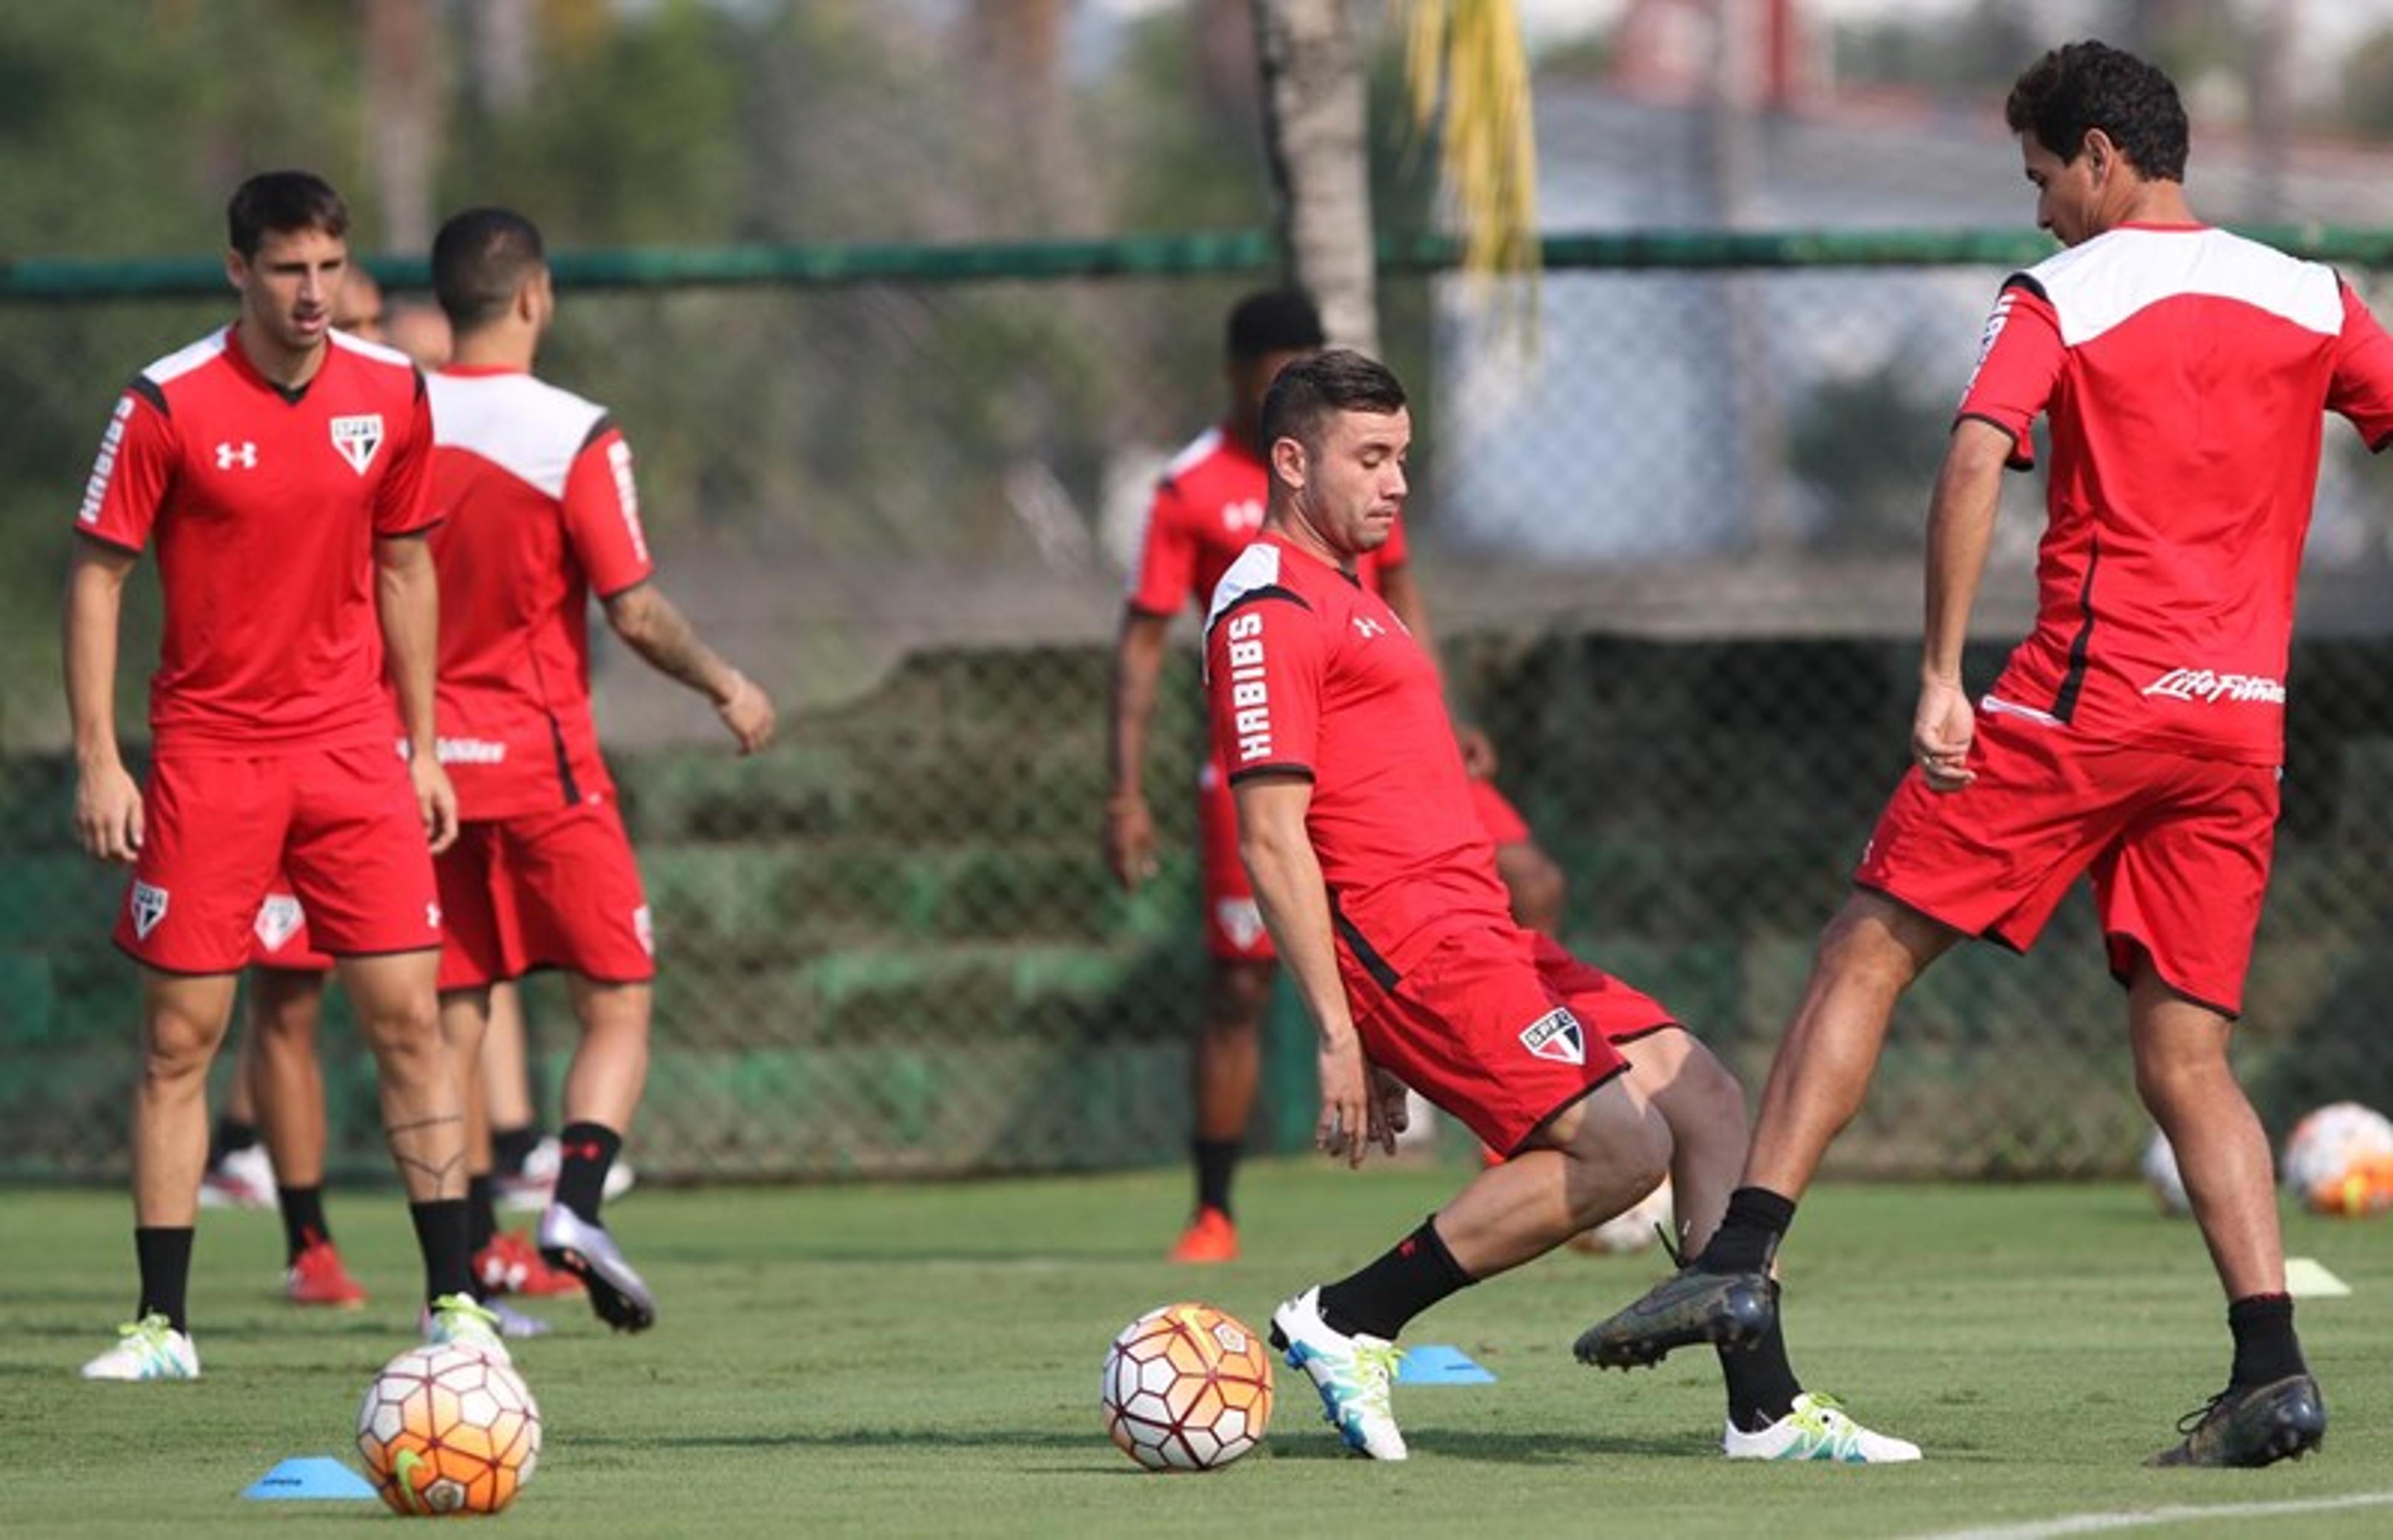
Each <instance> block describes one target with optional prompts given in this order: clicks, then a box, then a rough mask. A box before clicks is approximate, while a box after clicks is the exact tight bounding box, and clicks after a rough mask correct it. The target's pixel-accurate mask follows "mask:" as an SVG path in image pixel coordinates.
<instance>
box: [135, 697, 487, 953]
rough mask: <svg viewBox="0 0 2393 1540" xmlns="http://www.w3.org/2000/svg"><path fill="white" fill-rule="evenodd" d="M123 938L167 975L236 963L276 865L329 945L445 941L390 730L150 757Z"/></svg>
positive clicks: (410, 946) (249, 940) (410, 945)
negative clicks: (292, 744) (273, 747)
mask: <svg viewBox="0 0 2393 1540" xmlns="http://www.w3.org/2000/svg"><path fill="white" fill-rule="evenodd" d="M142 802H143V836H142V841H141V855H140V858H139V859H138V860H137V861H136V862H135V863H134V868H133V882H132V885H131V886H130V887H129V888H128V889H127V890H126V893H125V900H124V913H123V914H122V915H120V916H119V917H118V919H117V922H116V944H117V946H120V947H122V948H124V950H125V951H126V952H128V953H130V954H131V955H132V956H133V957H134V958H135V959H137V960H138V961H140V962H143V963H145V964H147V965H149V966H150V967H152V968H155V969H158V970H159V971H160V972H168V973H231V972H239V971H240V970H241V969H242V967H243V966H245V965H246V964H247V963H248V962H249V961H250V959H251V957H252V955H253V954H254V953H255V950H256V946H257V935H256V931H255V926H256V924H257V920H258V919H259V914H258V909H259V906H260V903H261V901H262V900H264V898H265V897H266V895H267V892H268V889H269V888H270V887H271V886H272V885H273V883H274V882H275V881H276V880H277V879H276V873H277V872H278V871H281V872H283V873H285V874H287V875H288V877H289V879H290V884H291V890H292V892H293V894H294V895H295V896H296V897H297V898H298V900H299V902H300V903H301V904H302V905H304V906H305V907H306V910H307V920H308V929H309V932H310V937H311V939H312V941H313V943H314V945H316V946H320V947H322V948H323V949H324V950H325V951H326V952H329V953H332V954H333V955H334V956H341V957H350V956H371V955H374V954H378V953H386V952H416V951H423V950H425V949H427V948H429V947H434V946H439V945H440V907H439V904H438V894H437V890H436V888H435V886H434V883H433V879H432V855H431V852H430V849H429V847H428V846H427V845H426V844H425V836H424V820H423V817H422V816H421V815H420V814H419V813H418V812H417V810H416V805H415V792H414V790H413V788H412V785H411V784H410V782H409V781H408V778H407V766H406V764H405V763H403V762H402V761H401V760H400V759H399V757H398V756H397V755H396V754H394V753H393V752H392V751H391V747H390V740H389V739H388V738H383V739H381V740H380V741H378V742H376V743H374V744H372V745H367V746H359V747H351V748H347V749H303V750H294V751H292V752H288V753H281V754H256V755H247V756H243V755H222V756H219V755H213V754H194V755H167V756H163V757H161V758H160V759H159V760H158V761H157V762H156V763H154V764H153V765H152V766H151V767H150V784H149V786H148V787H147V788H146V789H145V790H144V792H143V797H142Z"/></svg>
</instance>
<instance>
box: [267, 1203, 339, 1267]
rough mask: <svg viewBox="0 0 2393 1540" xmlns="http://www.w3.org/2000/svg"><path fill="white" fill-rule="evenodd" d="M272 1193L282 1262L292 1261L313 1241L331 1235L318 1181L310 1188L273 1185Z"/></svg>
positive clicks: (331, 1231) (325, 1238) (324, 1239)
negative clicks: (279, 1226) (278, 1219)
mask: <svg viewBox="0 0 2393 1540" xmlns="http://www.w3.org/2000/svg"><path fill="white" fill-rule="evenodd" d="M274 1196H275V1199H276V1204H277V1207H280V1208H281V1210H282V1250H283V1260H284V1261H286V1262H295V1261H297V1260H298V1259H299V1253H301V1252H302V1251H305V1250H307V1247H308V1246H311V1245H313V1244H314V1243H315V1242H317V1241H329V1240H331V1239H332V1238H333V1227H332V1225H331V1223H330V1222H329V1221H327V1220H325V1218H324V1188H323V1185H322V1184H321V1183H318V1184H317V1185H316V1186H313V1187H277V1188H276V1189H275V1190H274Z"/></svg>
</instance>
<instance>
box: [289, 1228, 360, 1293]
mask: <svg viewBox="0 0 2393 1540" xmlns="http://www.w3.org/2000/svg"><path fill="white" fill-rule="evenodd" d="M282 1293H283V1296H284V1298H286V1299H289V1300H290V1301H291V1302H292V1303H293V1304H294V1305H331V1306H333V1307H334V1308H336V1309H340V1310H355V1309H357V1308H358V1307H359V1306H360V1305H362V1304H364V1303H365V1302H366V1291H365V1286H363V1285H361V1284H360V1283H359V1282H358V1281H357V1280H356V1279H355V1278H352V1277H350V1276H349V1270H348V1269H347V1268H346V1267H343V1266H342V1265H341V1254H340V1253H339V1252H338V1251H336V1250H334V1249H333V1243H332V1242H330V1241H309V1242H308V1243H307V1246H306V1247H305V1248H304V1249H303V1250H301V1251H300V1253H299V1255H298V1256H296V1257H294V1258H293V1259H291V1266H290V1268H289V1270H288V1271H286V1272H284V1273H283V1274H282Z"/></svg>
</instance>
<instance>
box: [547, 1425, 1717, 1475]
mask: <svg viewBox="0 0 2393 1540" xmlns="http://www.w3.org/2000/svg"><path fill="white" fill-rule="evenodd" d="M573 1443H574V1447H575V1448H576V1449H609V1448H611V1449H622V1450H642V1449H660V1450H662V1449H750V1450H756V1451H760V1452H761V1451H767V1450H776V1449H866V1450H870V1449H886V1450H890V1451H893V1452H896V1451H911V1450H954V1449H1020V1450H1038V1451H1071V1450H1087V1449H1091V1448H1092V1447H1093V1448H1096V1449H1100V1450H1102V1449H1103V1448H1105V1442H1104V1437H1103V1435H1102V1434H1092V1433H1059V1432H1039V1431H1030V1430H1023V1431H1010V1430H1002V1429H980V1430H976V1431H971V1430H961V1429H945V1428H849V1429H839V1430H837V1431H835V1432H822V1433H807V1432H792V1431H780V1432H770V1433H693V1434H686V1435H677V1436H673V1437H667V1438H655V1439H647V1438H626V1437H621V1436H615V1435H609V1434H607V1433H603V1432H582V1433H578V1434H577V1435H576V1436H575V1438H574V1441H573ZM1412 1448H1413V1453H1414V1454H1415V1455H1419V1456H1426V1457H1429V1458H1432V1459H1457V1460H1477V1461H1483V1462H1485V1463H1488V1464H1493V1465H1538V1466H1567V1465H1576V1464H1581V1463H1584V1462H1587V1461H1589V1460H1601V1459H1604V1458H1607V1457H1640V1458H1649V1459H1672V1458H1685V1459H1691V1460H1701V1461H1704V1462H1706V1463H1709V1462H1712V1461H1715V1460H1717V1459H1718V1458H1719V1457H1720V1449H1719V1446H1718V1445H1717V1444H1716V1443H1713V1442H1710V1441H1709V1440H1708V1439H1707V1438H1706V1437H1705V1436H1703V1435H1700V1434H1688V1433H1677V1434H1667V1435H1656V1436H1654V1437H1651V1438H1646V1437H1640V1436H1635V1435H1622V1434H1607V1435H1598V1436H1594V1437H1572V1436H1570V1435H1567V1434H1555V1433H1550V1432H1549V1433H1530V1432H1521V1433H1498V1432H1484V1433H1472V1432H1457V1431H1455V1430H1453V1429H1440V1430H1438V1431H1436V1432H1433V1433H1429V1434H1425V1435H1421V1436H1418V1437H1416V1438H1415V1439H1414V1440H1413V1441H1412ZM1267 1453H1268V1454H1269V1456H1270V1457H1271V1458H1272V1459H1275V1460H1336V1461H1345V1460H1351V1459H1353V1457H1354V1456H1353V1455H1350V1454H1348V1453H1347V1451H1346V1448H1345V1446H1344V1445H1343V1444H1340V1442H1338V1441H1337V1440H1336V1439H1334V1438H1332V1437H1330V1436H1329V1435H1328V1434H1327V1433H1326V1432H1325V1433H1322V1434H1320V1435H1319V1436H1317V1437H1316V1436H1313V1435H1312V1434H1310V1433H1309V1432H1308V1433H1300V1434H1297V1435H1295V1436H1292V1437H1275V1438H1274V1439H1273V1440H1272V1441H1271V1442H1270V1443H1269V1445H1268V1446H1267ZM1122 1473H1124V1474H1129V1475H1136V1474H1138V1472H1137V1471H1136V1469H1135V1468H1131V1467H1129V1466H1128V1465H1125V1466H1124V1467H1123V1471H1122Z"/></svg>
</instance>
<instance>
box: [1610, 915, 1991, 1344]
mask: <svg viewBox="0 0 2393 1540" xmlns="http://www.w3.org/2000/svg"><path fill="white" fill-rule="evenodd" d="M1959 939H1960V937H1959V935H1958V933H1955V932H1954V931H1952V930H1951V929H1949V928H1947V927H1945V926H1943V925H1940V924H1938V923H1937V922H1936V921H1934V920H1929V918H1927V917H1926V916H1925V915H1922V914H1920V913H1918V912H1917V911H1916V910H1913V909H1908V908H1905V907H1903V906H1902V905H1900V904H1897V903H1895V902H1894V901H1893V900H1892V899H1890V898H1886V897H1884V896H1882V895H1880V894H1875V893H1869V892H1856V893H1855V894H1853V895H1852V896H1851V897H1850V899H1848V900H1847V901H1846V903H1845V907H1844V908H1843V909H1842V910H1840V911H1839V912H1838V913H1837V917H1836V919H1834V920H1830V921H1829V923H1828V927H1827V929H1826V930H1825V931H1824V932H1823V933H1821V936H1820V946H1819V952H1818V955H1817V957H1816V958H1815V959H1814V960H1813V963H1812V967H1811V982H1810V984H1809V985H1807V986H1806V987H1805V989H1804V994H1803V1002H1802V1004H1801V1005H1800V1007H1798V1010H1797V1011H1796V1014H1795V1019H1794V1021H1793V1022H1792V1023H1791V1024H1789V1025H1788V1026H1787V1029H1786V1035H1785V1038H1782V1039H1781V1040H1780V1042H1779V1045H1778V1053H1777V1056H1776V1058H1775V1059H1774V1060H1773V1061H1772V1064H1771V1066H1770V1081H1769V1085H1768V1086H1767V1088H1766V1089H1765V1090H1763V1092H1762V1098H1761V1114H1760V1117H1759V1121H1758V1123H1757V1124H1756V1126H1755V1128H1754V1131H1753V1147H1752V1150H1751V1152H1750V1153H1749V1154H1748V1155H1746V1165H1745V1176H1744V1180H1743V1182H1742V1184H1741V1185H1740V1186H1739V1187H1738V1188H1737V1189H1736V1191H1735V1192H1734V1193H1733V1194H1730V1197H1729V1202H1728V1207H1727V1208H1726V1210H1725V1212H1724V1213H1723V1215H1722V1216H1721V1221H1720V1227H1719V1229H1718V1230H1716V1231H1715V1232H1714V1233H1713V1235H1712V1238H1711V1239H1710V1240H1709V1241H1708V1242H1707V1243H1706V1245H1705V1246H1704V1249H1703V1251H1702V1253H1701V1254H1700V1255H1698V1256H1697V1257H1695V1258H1694V1259H1693V1260H1692V1261H1690V1262H1689V1263H1688V1264H1687V1265H1686V1266H1685V1267H1684V1268H1682V1269H1681V1270H1680V1272H1678V1273H1676V1274H1675V1275H1673V1276H1672V1277H1670V1278H1667V1279H1665V1280H1664V1281H1663V1282H1662V1283H1660V1284H1658V1285H1656V1286H1654V1288H1652V1289H1651V1290H1649V1291H1647V1293H1646V1294H1645V1296H1644V1297H1643V1298H1642V1299H1639V1300H1637V1301H1636V1302H1635V1303H1633V1304H1631V1305H1630V1306H1629V1307H1628V1309H1626V1310H1624V1311H1621V1312H1618V1313H1617V1314H1615V1315H1613V1316H1612V1317H1610V1318H1609V1319H1607V1320H1604V1321H1602V1322H1599V1323H1598V1324H1597V1325H1594V1326H1592V1327H1589V1329H1588V1330H1587V1331H1586V1332H1584V1333H1582V1334H1581V1335H1580V1337H1579V1339H1578V1342H1577V1344H1576V1352H1577V1354H1578V1356H1579V1358H1580V1359H1581V1360H1582V1361H1583V1362H1586V1363H1589V1364H1598V1365H1601V1366H1602V1367H1605V1368H1631V1367H1634V1366H1636V1365H1638V1364H1652V1363H1654V1362H1657V1361H1658V1360H1660V1359H1661V1358H1662V1357H1664V1356H1665V1355H1666V1354H1667V1353H1668V1352H1670V1351H1671V1350H1673V1349H1675V1348H1682V1347H1686V1346H1688V1345H1689V1344H1691V1343H1695V1342H1704V1341H1709V1342H1714V1343H1720V1344H1725V1345H1729V1346H1739V1345H1746V1344H1750V1343H1752V1342H1754V1341H1757V1340H1759V1338H1763V1337H1765V1336H1767V1335H1769V1334H1770V1333H1772V1331H1774V1330H1775V1329H1776V1325H1777V1320H1778V1307H1777V1294H1776V1289H1775V1286H1773V1285H1772V1282H1771V1279H1770V1270H1771V1261H1772V1258H1773V1257H1774V1256H1775V1255H1776V1253H1777V1249H1778V1243H1779V1241H1780V1240H1781V1239H1782V1238H1783V1237H1784V1236H1785V1233H1786V1228H1787V1226H1788V1225H1789V1224H1790V1223H1791V1222H1792V1221H1793V1220H1794V1217H1795V1204H1796V1200H1798V1198H1800V1197H1801V1196H1802V1194H1803V1192H1804V1190H1805V1189H1806V1188H1807V1187H1809V1186H1810V1185H1811V1177H1812V1175H1813V1173H1814V1172H1816V1171H1817V1170H1818V1169H1819V1164H1820V1159H1821V1156H1822V1155H1824V1154H1825V1153H1826V1151H1827V1148H1828V1145H1829V1143H1830V1142H1831V1141H1833V1140H1834V1139H1835V1138H1836V1136H1837V1133H1838V1132H1839V1131H1841V1130H1842V1129H1843V1128H1844V1126H1845V1125H1846V1124H1847V1123H1849V1122H1850V1121H1851V1120H1852V1117H1853V1115H1854V1114H1855V1113H1856V1112H1858V1111H1860V1110H1861V1104H1862V1098H1863V1093H1864V1092H1866V1091H1867V1090H1868V1089H1869V1082H1870V1077H1871V1075H1872V1073H1873V1072H1874V1071H1875V1070H1876V1067H1877V1057H1878V1051H1879V1050H1880V1049H1881V1048H1882V1047H1883V1046H1884V1045H1885V1042H1886V1033H1887V1025H1888V1024H1889V1023H1890V1021H1892V1020H1893V1016H1894V1007H1895V1003H1896V1001H1898V1000H1900V999H1901V998H1903V991H1904V990H1906V989H1908V988H1909V987H1910V986H1911V984H1912V981H1913V980H1915V979H1916V978H1917V977H1918V976H1919V975H1920V973H1921V972H1923V971H1925V970H1926V969H1927V967H1928V966H1929V964H1930V963H1932V962H1933V961H1935V959H1937V958H1938V957H1941V956H1942V954H1943V953H1944V952H1945V951H1946V950H1947V949H1948V948H1950V947H1951V946H1953V944H1954V943H1955V941H1957V940H1959Z"/></svg>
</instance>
